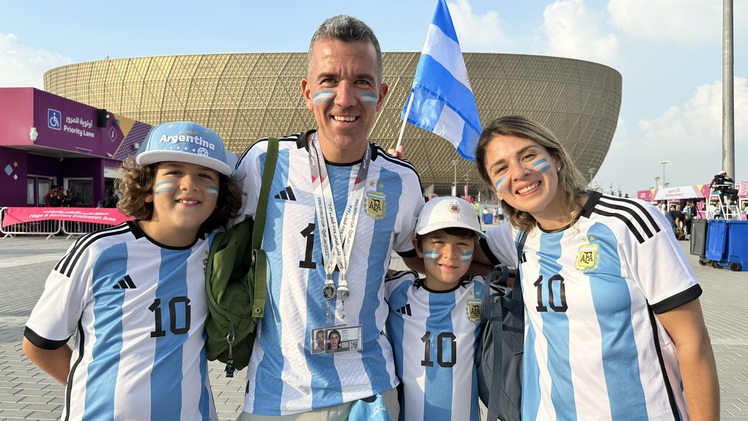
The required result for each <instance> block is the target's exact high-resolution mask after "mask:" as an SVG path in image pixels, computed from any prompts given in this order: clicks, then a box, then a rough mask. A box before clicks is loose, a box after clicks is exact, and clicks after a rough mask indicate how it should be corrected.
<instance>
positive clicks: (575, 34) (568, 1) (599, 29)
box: [543, 0, 619, 65]
mask: <svg viewBox="0 0 748 421" xmlns="http://www.w3.org/2000/svg"><path fill="white" fill-rule="evenodd" d="M543 19H544V31H545V34H546V37H547V41H548V47H547V48H548V50H547V54H549V55H554V56H561V57H569V58H575V59H582V60H589V61H594V62H598V63H603V64H608V65H612V64H613V63H614V62H615V61H616V58H617V57H618V55H619V47H618V43H619V41H618V38H617V37H616V35H615V34H613V33H605V31H604V29H603V28H604V24H605V14H604V13H602V12H596V11H594V10H591V9H589V8H587V7H586V6H585V4H584V1H582V0H559V1H556V2H554V3H552V4H550V5H548V6H547V7H546V8H545V11H544V12H543Z"/></svg>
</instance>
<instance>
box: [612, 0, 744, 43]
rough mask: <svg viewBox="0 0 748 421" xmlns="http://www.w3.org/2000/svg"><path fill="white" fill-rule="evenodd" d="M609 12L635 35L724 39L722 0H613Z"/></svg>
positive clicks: (680, 40) (682, 40)
mask: <svg viewBox="0 0 748 421" xmlns="http://www.w3.org/2000/svg"><path fill="white" fill-rule="evenodd" d="M608 13H609V14H610V18H611V21H612V23H613V25H615V26H616V27H618V28H620V29H621V30H623V31H624V32H625V33H626V34H627V35H629V36H631V37H635V38H649V39H659V40H667V41H674V42H677V43H681V44H683V45H692V44H694V43H709V44H713V43H720V42H721V34H722V2H721V1H714V0H688V1H683V0H610V2H609V3H608ZM733 14H734V15H735V11H733ZM735 22H736V23H737V22H740V21H738V20H735Z"/></svg>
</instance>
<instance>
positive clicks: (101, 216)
mask: <svg viewBox="0 0 748 421" xmlns="http://www.w3.org/2000/svg"><path fill="white" fill-rule="evenodd" d="M133 219H135V218H132V217H128V216H125V215H123V214H122V213H120V211H118V210H117V209H114V208H15V207H9V208H7V209H6V210H5V215H4V217H3V228H5V227H7V226H8V225H13V224H20V223H23V222H32V221H42V220H56V221H76V222H91V223H94V224H107V225H119V224H121V223H123V222H125V221H132V220H133Z"/></svg>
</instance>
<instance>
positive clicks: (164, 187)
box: [156, 180, 174, 196]
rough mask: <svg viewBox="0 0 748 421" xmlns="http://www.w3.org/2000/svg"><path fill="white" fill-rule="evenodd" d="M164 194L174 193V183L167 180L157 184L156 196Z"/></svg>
mask: <svg viewBox="0 0 748 421" xmlns="http://www.w3.org/2000/svg"><path fill="white" fill-rule="evenodd" d="M164 193H174V182H173V181H170V180H167V181H162V182H160V183H156V196H158V195H159V194H164Z"/></svg>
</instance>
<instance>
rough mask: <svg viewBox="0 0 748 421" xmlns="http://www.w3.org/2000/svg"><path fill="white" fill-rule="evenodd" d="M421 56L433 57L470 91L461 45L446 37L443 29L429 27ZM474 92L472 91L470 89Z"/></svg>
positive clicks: (433, 26)
mask: <svg viewBox="0 0 748 421" xmlns="http://www.w3.org/2000/svg"><path fill="white" fill-rule="evenodd" d="M421 54H427V55H430V56H431V57H433V59H434V60H436V61H437V62H438V63H439V64H441V65H442V66H444V68H445V69H447V70H448V71H449V73H451V74H452V76H454V78H455V79H456V80H458V81H459V82H460V83H462V84H463V85H465V86H466V87H467V88H468V89H470V82H468V78H467V68H466V67H465V60H464V59H463V58H462V50H461V49H460V44H458V43H456V42H454V40H452V38H449V37H448V36H446V35H444V32H442V30H441V28H439V27H438V26H436V25H434V24H433V23H432V24H431V25H429V31H428V34H426V43H425V44H424V45H423V50H422V51H421ZM470 91H471V92H472V89H470Z"/></svg>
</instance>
